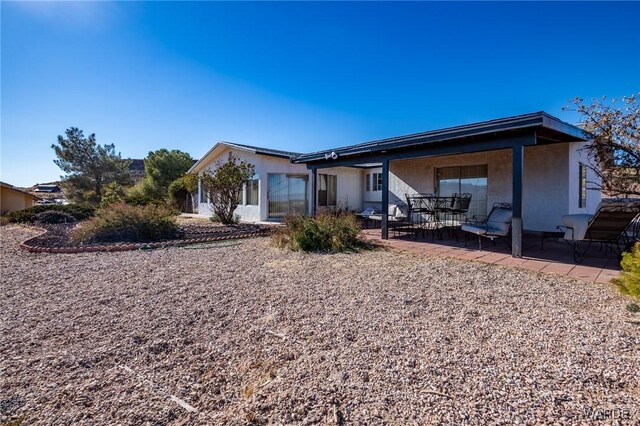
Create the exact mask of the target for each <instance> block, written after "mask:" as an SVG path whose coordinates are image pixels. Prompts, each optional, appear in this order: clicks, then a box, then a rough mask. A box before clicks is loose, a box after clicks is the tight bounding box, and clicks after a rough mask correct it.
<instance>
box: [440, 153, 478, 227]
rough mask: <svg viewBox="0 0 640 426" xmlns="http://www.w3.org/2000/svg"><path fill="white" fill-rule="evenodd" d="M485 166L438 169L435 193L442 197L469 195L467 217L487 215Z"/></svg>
mask: <svg viewBox="0 0 640 426" xmlns="http://www.w3.org/2000/svg"><path fill="white" fill-rule="evenodd" d="M487 181H488V180H487V165H486V164H479V165H474V166H455V167H440V168H437V169H436V191H437V192H438V195H441V196H443V197H448V196H451V194H453V193H457V194H464V193H469V194H471V203H470V204H469V212H468V213H467V216H469V217H472V216H474V215H475V216H477V217H483V216H486V215H487Z"/></svg>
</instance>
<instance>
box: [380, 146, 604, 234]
mask: <svg viewBox="0 0 640 426" xmlns="http://www.w3.org/2000/svg"><path fill="white" fill-rule="evenodd" d="M581 146H582V144H580V143H563V144H554V145H545V146H535V147H528V148H525V150H524V172H523V227H524V229H525V230H531V231H542V230H545V231H554V230H555V229H556V226H557V225H559V224H561V219H562V216H563V215H565V214H567V213H570V212H571V213H573V212H588V213H592V212H593V211H595V209H596V207H597V205H598V203H599V202H600V194H599V192H598V191H589V192H588V194H587V208H586V209H578V208H577V203H578V161H583V162H585V161H587V159H586V154H585V153H584V152H581V151H580V150H579V148H580V147H581ZM477 164H486V165H487V175H488V177H487V181H488V183H487V210H490V209H491V206H492V205H493V203H494V202H511V201H512V156H511V150H500V151H491V152H484V153H473V154H463V155H456V156H444V157H432V158H421V159H412V160H401V161H391V162H390V163H389V190H390V193H389V203H405V194H411V193H416V192H426V193H431V192H434V191H435V168H437V167H448V166H465V165H477ZM588 179H589V180H593V179H595V173H594V172H593V171H592V170H589V171H588Z"/></svg>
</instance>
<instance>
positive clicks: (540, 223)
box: [191, 112, 601, 257]
mask: <svg viewBox="0 0 640 426" xmlns="http://www.w3.org/2000/svg"><path fill="white" fill-rule="evenodd" d="M587 143H588V136H587V135H586V134H585V133H584V132H583V131H582V129H580V128H578V127H576V126H573V125H571V124H568V123H565V122H563V121H561V120H559V119H558V118H555V117H553V116H551V115H549V114H547V113H545V112H536V113H532V114H526V115H519V116H515V117H507V118H500V119H496V120H490V121H484V122H480V123H474V124H468V125H463V126H457V127H451V128H446V129H440V130H434V131H428V132H424V133H417V134H411V135H406V136H398V137H394V138H389V139H383V140H377V141H372V142H366V143H361V144H357V145H351V146H345V147H339V148H335V149H330V150H324V151H318V152H313V153H309V154H299V153H293V152H284V151H277V150H272V149H266V148H257V147H251V146H247V145H239V144H232V143H227V142H220V143H218V144H216V145H215V146H214V147H213V148H212V149H211V150H210V151H209V152H208V153H207V154H205V156H204V157H203V158H202V159H200V160H199V161H198V162H197V163H196V164H195V165H194V166H193V167H192V169H191V171H192V172H196V173H199V172H201V171H202V170H204V169H205V168H211V167H214V163H215V161H217V160H220V159H225V158H227V157H228V155H229V153H231V152H233V153H234V154H235V155H237V156H239V157H240V158H244V159H246V160H248V161H249V162H251V163H252V164H254V165H255V166H256V176H255V179H254V180H253V181H252V182H251V183H250V184H249V187H248V188H247V190H246V191H245V195H244V197H243V203H242V205H241V206H240V207H238V210H237V212H238V215H239V216H240V219H241V220H246V221H264V220H277V219H281V218H282V217H284V216H285V215H286V214H288V213H304V214H313V213H314V212H315V211H316V210H317V209H318V208H322V207H324V206H341V207H344V208H348V209H351V210H356V211H361V210H363V209H365V208H367V207H377V208H379V209H380V210H381V211H383V212H384V211H387V209H388V206H389V205H390V204H398V205H401V204H404V203H405V202H406V201H405V200H406V195H407V194H416V193H436V194H443V195H444V194H449V195H450V194H451V193H454V192H456V193H471V194H472V203H471V206H470V214H475V215H477V216H486V215H487V213H488V211H489V210H490V209H491V206H492V205H493V204H494V203H496V202H507V203H510V204H512V208H513V219H512V243H513V244H512V246H513V255H514V256H518V257H519V256H520V255H521V250H522V232H523V231H536V232H541V231H554V230H556V226H557V225H559V224H561V220H562V216H563V215H565V214H570V213H593V212H594V211H595V210H596V208H597V206H598V204H599V202H600V199H601V193H600V191H598V190H595V189H592V188H594V187H597V186H598V183H599V179H598V176H597V174H596V173H594V172H593V170H592V169H590V168H589V166H592V164H591V163H590V158H589V156H588V155H587V153H586V152H585V151H584V150H583V149H582V148H584V146H585V145H586V144H587ZM201 196H202V195H201ZM200 201H201V203H200V206H199V207H200V210H199V211H200V213H201V214H210V212H209V211H208V210H207V205H206V202H205V200H204V198H201V200H200ZM387 222H388V221H387V217H386V215H382V231H381V232H382V236H383V238H387V237H388V223H387Z"/></svg>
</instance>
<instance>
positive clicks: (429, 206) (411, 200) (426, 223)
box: [405, 193, 437, 239]
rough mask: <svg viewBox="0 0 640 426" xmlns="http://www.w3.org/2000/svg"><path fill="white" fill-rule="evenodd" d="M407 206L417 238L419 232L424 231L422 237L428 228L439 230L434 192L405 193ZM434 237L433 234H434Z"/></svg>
mask: <svg viewBox="0 0 640 426" xmlns="http://www.w3.org/2000/svg"><path fill="white" fill-rule="evenodd" d="M405 198H406V199H407V206H408V208H409V212H408V216H409V220H410V221H411V223H412V228H413V231H414V233H415V235H414V236H415V238H418V232H422V237H424V236H425V232H426V231H428V230H430V229H431V230H434V229H435V230H437V225H436V218H437V215H436V211H435V204H434V195H433V194H424V193H418V194H405ZM432 239H433V235H432Z"/></svg>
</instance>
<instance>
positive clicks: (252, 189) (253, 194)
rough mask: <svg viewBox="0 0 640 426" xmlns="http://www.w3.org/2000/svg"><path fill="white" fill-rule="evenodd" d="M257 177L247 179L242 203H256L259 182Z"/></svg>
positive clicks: (251, 204)
mask: <svg viewBox="0 0 640 426" xmlns="http://www.w3.org/2000/svg"><path fill="white" fill-rule="evenodd" d="M258 182H260V181H259V180H258V179H251V180H248V181H247V184H246V185H245V187H244V203H245V204H246V205H247V206H257V205H258V194H259V193H260V192H259V183H258Z"/></svg>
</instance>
